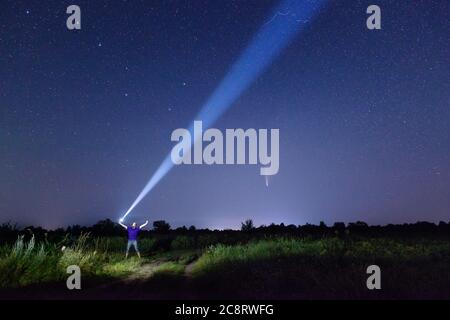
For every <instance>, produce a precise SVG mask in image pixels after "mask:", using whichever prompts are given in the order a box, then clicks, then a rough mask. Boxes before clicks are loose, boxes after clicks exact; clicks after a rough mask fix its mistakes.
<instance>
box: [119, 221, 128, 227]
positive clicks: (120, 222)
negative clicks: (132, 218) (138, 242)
mask: <svg viewBox="0 0 450 320" xmlns="http://www.w3.org/2000/svg"><path fill="white" fill-rule="evenodd" d="M119 224H120V225H121V226H122V227H124V228H125V229H128V227H127V226H126V225H124V224H123V223H122V220H119Z"/></svg>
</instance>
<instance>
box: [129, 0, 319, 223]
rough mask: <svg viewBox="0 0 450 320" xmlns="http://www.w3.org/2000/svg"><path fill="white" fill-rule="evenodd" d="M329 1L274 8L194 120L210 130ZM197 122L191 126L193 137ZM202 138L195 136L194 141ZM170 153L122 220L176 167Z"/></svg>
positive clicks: (297, 0)
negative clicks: (199, 121)
mask: <svg viewBox="0 0 450 320" xmlns="http://www.w3.org/2000/svg"><path fill="white" fill-rule="evenodd" d="M326 1H327V0H283V1H281V3H280V4H279V5H278V6H277V7H275V8H274V10H273V11H272V14H271V16H270V17H269V18H268V19H267V21H266V23H265V24H263V25H262V27H261V28H260V30H259V32H258V33H257V35H256V36H255V37H254V38H253V39H252V41H251V42H250V44H249V45H248V46H247V47H246V48H245V50H244V52H243V53H242V54H241V56H240V57H239V59H238V60H237V61H236V62H235V63H234V65H233V66H232V67H231V69H230V71H229V72H228V74H227V75H226V76H225V78H224V79H223V80H222V82H221V83H220V84H219V86H218V87H217V88H216V89H215V91H214V92H213V94H212V95H211V96H210V97H209V98H208V100H207V101H206V103H205V104H204V105H203V107H202V108H201V110H200V112H199V113H198V114H197V116H196V117H195V118H194V120H202V122H203V127H204V128H205V129H206V128H209V127H210V126H211V125H212V124H213V123H214V122H215V121H216V120H217V119H218V118H219V117H220V116H221V115H222V114H223V113H224V112H225V111H226V110H227V109H228V108H229V107H230V106H231V105H232V104H233V102H234V101H236V100H237V99H238V98H239V96H240V95H241V94H242V93H243V92H244V91H245V90H246V89H247V88H248V87H249V86H250V85H251V84H252V83H253V82H254V81H255V80H256V79H257V78H258V76H259V75H261V73H262V72H263V71H264V70H265V69H266V68H267V67H268V66H269V65H270V64H271V63H272V62H273V61H274V59H275V58H276V57H277V56H278V55H279V54H280V53H281V51H282V50H283V49H284V48H285V47H286V46H287V45H288V44H289V43H290V42H291V41H292V40H293V39H294V37H295V36H296V35H297V34H298V33H299V32H300V31H302V30H304V29H305V27H306V25H307V23H308V22H310V21H311V20H312V19H313V18H314V17H315V16H316V14H317V13H318V11H319V9H320V8H321V7H322V6H323V4H324V3H325V2H326ZM193 127H194V123H193V122H192V123H191V125H190V126H189V130H190V132H191V134H192V132H193ZM200 138H201V137H198V136H194V139H192V141H196V140H197V139H200ZM173 165H174V164H173V163H172V159H171V156H170V152H169V154H168V155H167V157H166V158H165V159H164V161H163V162H162V163H161V165H160V166H159V168H158V169H157V170H156V172H155V173H154V174H153V176H152V177H151V178H150V180H149V182H148V183H147V184H146V185H145V187H144V189H143V190H142V191H141V193H140V194H139V195H138V197H137V198H136V200H135V201H134V202H133V204H132V205H131V207H130V208H129V209H128V210H127V212H126V213H125V214H124V216H123V217H122V218H121V221H123V220H124V219H125V218H126V217H127V216H128V215H129V214H130V212H131V211H132V210H133V209H134V208H135V207H136V206H137V205H138V204H139V202H141V200H142V199H143V198H144V197H145V196H146V195H147V194H148V193H149V192H150V191H151V190H152V189H153V188H154V187H155V186H156V184H158V182H159V181H160V180H161V179H162V178H163V177H164V176H165V175H166V174H167V173H168V172H169V171H170V169H171V168H172V167H173Z"/></svg>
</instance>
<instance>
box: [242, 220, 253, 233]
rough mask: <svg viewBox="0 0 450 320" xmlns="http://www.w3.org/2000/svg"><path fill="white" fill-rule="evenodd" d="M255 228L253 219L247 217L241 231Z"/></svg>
mask: <svg viewBox="0 0 450 320" xmlns="http://www.w3.org/2000/svg"><path fill="white" fill-rule="evenodd" d="M254 228H255V227H254V226H253V220H252V219H247V220H245V222H242V223H241V231H251V230H253V229H254Z"/></svg>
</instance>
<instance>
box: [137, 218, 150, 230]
mask: <svg viewBox="0 0 450 320" xmlns="http://www.w3.org/2000/svg"><path fill="white" fill-rule="evenodd" d="M146 225H148V220H147V221H145V223H144V224H143V225H141V226H139V229H142V228H144V227H145V226H146Z"/></svg>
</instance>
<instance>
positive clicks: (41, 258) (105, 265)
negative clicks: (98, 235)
mask: <svg viewBox="0 0 450 320" xmlns="http://www.w3.org/2000/svg"><path fill="white" fill-rule="evenodd" d="M111 243H112V245H111ZM118 244H119V241H118V239H92V238H91V237H90V236H89V235H88V234H83V235H81V236H80V237H79V238H78V239H77V240H76V241H75V242H74V243H73V245H72V246H68V247H64V246H60V245H55V244H49V243H39V244H38V243H36V241H35V238H34V236H33V237H32V238H31V239H30V240H29V241H25V240H24V237H23V236H20V237H19V238H18V239H17V241H16V242H15V243H14V245H12V246H7V245H4V246H2V247H1V250H0V288H11V287H23V286H27V285H30V284H38V283H44V282H56V281H60V280H62V279H64V278H65V277H67V274H66V269H67V267H68V266H70V265H78V266H79V267H80V269H81V271H82V275H83V277H94V276H100V277H118V276H122V275H124V274H126V273H130V272H132V271H134V270H136V269H137V268H138V267H139V265H140V264H141V262H140V261H139V260H138V259H135V258H131V259H128V260H124V253H123V249H124V245H125V244H124V242H123V239H122V241H120V244H122V246H121V248H122V249H121V251H120V253H119V251H115V249H117V248H118ZM115 246H117V248H115ZM111 247H112V248H113V249H114V250H111Z"/></svg>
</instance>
